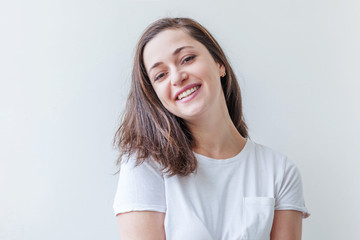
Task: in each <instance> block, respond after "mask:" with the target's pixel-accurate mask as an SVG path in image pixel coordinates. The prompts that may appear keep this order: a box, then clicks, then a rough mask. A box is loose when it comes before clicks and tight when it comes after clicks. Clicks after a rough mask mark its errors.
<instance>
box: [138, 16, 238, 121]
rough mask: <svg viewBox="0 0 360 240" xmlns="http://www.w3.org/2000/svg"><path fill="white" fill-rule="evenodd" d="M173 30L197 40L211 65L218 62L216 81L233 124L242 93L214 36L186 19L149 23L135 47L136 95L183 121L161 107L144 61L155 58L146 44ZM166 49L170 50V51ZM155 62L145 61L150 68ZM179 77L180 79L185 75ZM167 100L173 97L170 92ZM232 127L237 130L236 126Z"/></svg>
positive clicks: (168, 19)
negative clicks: (217, 77) (209, 57)
mask: <svg viewBox="0 0 360 240" xmlns="http://www.w3.org/2000/svg"><path fill="white" fill-rule="evenodd" d="M172 31H173V32H176V31H177V32H182V33H185V34H186V35H188V36H189V38H191V39H192V40H194V41H196V42H197V43H200V44H201V45H202V46H203V47H204V48H206V50H207V52H208V54H209V56H211V57H212V60H213V62H215V63H217V65H218V67H219V68H221V69H219V75H220V76H221V75H223V76H222V77H221V82H220V81H219V82H220V84H221V88H222V90H223V95H224V96H225V100H226V105H227V108H228V111H229V113H230V116H231V118H232V120H233V121H234V120H236V119H234V117H235V115H239V112H238V111H239V110H240V111H241V109H234V107H235V106H236V107H238V106H239V104H240V108H241V94H240V89H239V86H238V83H237V80H236V77H235V75H234V73H233V71H232V68H231V66H230V64H229V62H228V60H227V58H226V56H225V54H224V52H223V51H222V49H221V47H220V45H219V44H218V43H217V41H216V40H215V39H214V37H213V36H212V35H211V34H210V33H209V32H208V31H207V30H206V29H205V28H204V27H203V26H202V25H200V24H199V23H197V22H196V21H194V20H192V19H189V18H164V19H160V20H158V21H156V22H154V23H153V24H151V25H150V26H149V27H148V28H147V29H146V30H145V32H144V33H143V35H142V37H141V38H140V40H139V42H138V45H137V49H136V53H135V62H134V69H133V70H134V71H133V84H136V85H138V87H137V90H139V91H140V90H141V92H138V93H137V94H138V96H141V98H143V100H144V101H147V102H149V103H151V105H152V106H153V107H155V108H156V109H158V110H159V111H162V110H164V108H165V109H166V110H168V111H170V112H171V113H173V114H175V115H176V116H178V117H181V118H182V116H181V114H176V112H174V111H171V109H169V107H168V106H166V104H164V103H165V102H164V101H163V99H161V96H159V91H156V87H157V86H156V85H154V83H156V82H155V81H154V80H155V79H154V77H153V76H151V74H150V72H149V69H150V68H151V66H146V60H148V59H149V55H150V57H152V56H153V55H154V54H153V53H154V51H153V52H151V51H147V50H148V48H149V47H148V45H151V44H152V42H154V39H155V40H157V38H158V37H159V35H164V34H165V33H164V32H172ZM180 34H181V33H180ZM168 35H169V34H168ZM165 38H168V36H166V37H165ZM166 40H168V39H166ZM167 42H169V41H167ZM149 43H150V44H149ZM169 47H170V46H163V49H164V50H167V49H168V48H169ZM169 50H172V49H171V48H170V49H169ZM146 52H151V53H152V54H148V55H146ZM157 52H159V51H157ZM155 53H156V52H155ZM154 59H155V60H156V58H153V59H151V60H153V61H152V62H151V60H150V61H148V64H151V65H152V63H154V61H155V60H154ZM155 62H156V61H155ZM160 72H161V71H160ZM185 73H186V71H185ZM185 73H184V74H185ZM185 75H186V74H185ZM160 77H161V75H160ZM179 77H180V78H181V77H186V76H179ZM219 80H220V77H219ZM158 82H159V81H158ZM154 88H155V89H154ZM161 92H163V91H161ZM176 92H177V91H176ZM170 97H173V93H172V95H171V96H170ZM164 105H165V106H164ZM232 112H234V114H232ZM241 115H242V114H241ZM235 126H236V127H238V126H237V125H236V124H235Z"/></svg>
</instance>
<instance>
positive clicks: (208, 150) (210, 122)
mask: <svg viewBox="0 0 360 240" xmlns="http://www.w3.org/2000/svg"><path fill="white" fill-rule="evenodd" d="M224 110H225V111H224ZM187 125H188V127H189V129H190V131H191V133H192V135H193V137H194V140H195V144H194V147H193V151H194V152H196V153H198V154H201V155H204V156H207V157H210V158H214V159H226V158H231V157H233V156H235V155H237V154H238V153H239V152H240V151H241V150H242V149H243V147H244V146H245V143H246V139H245V138H243V137H242V136H241V135H240V133H239V132H238V130H237V129H236V127H235V126H234V124H233V122H232V120H231V118H230V115H229V113H228V111H227V108H223V110H222V111H221V113H220V114H213V115H211V116H203V118H202V120H201V121H200V120H199V119H198V121H196V122H194V121H192V122H188V123H187Z"/></svg>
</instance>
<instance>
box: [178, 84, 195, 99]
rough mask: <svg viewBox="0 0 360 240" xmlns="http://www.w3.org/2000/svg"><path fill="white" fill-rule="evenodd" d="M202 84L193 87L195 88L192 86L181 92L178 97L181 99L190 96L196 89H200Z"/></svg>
mask: <svg viewBox="0 0 360 240" xmlns="http://www.w3.org/2000/svg"><path fill="white" fill-rule="evenodd" d="M199 87H200V86H196V87H193V88H190V89H188V90H186V91H184V92H182V93H180V94H179V96H178V99H179V100H181V99H183V98H184V97H187V96H189V95H190V94H192V93H193V92H195V91H196V90H198V89H199Z"/></svg>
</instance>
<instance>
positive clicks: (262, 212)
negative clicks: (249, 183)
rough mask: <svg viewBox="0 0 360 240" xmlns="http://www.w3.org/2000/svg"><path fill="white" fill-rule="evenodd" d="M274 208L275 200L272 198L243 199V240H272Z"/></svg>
mask: <svg viewBox="0 0 360 240" xmlns="http://www.w3.org/2000/svg"><path fill="white" fill-rule="evenodd" d="M274 206H275V198H272V197H244V198H243V209H244V211H243V221H242V222H243V224H244V226H243V227H244V228H243V230H244V231H243V233H244V235H243V236H244V238H243V239H249V240H250V239H251V240H267V239H270V232H271V227H272V223H273V219H274Z"/></svg>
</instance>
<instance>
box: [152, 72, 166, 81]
mask: <svg viewBox="0 0 360 240" xmlns="http://www.w3.org/2000/svg"><path fill="white" fill-rule="evenodd" d="M164 76H165V73H160V74H159V75H157V76H156V77H155V79H154V81H157V80H159V79H161V78H162V77H164Z"/></svg>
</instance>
